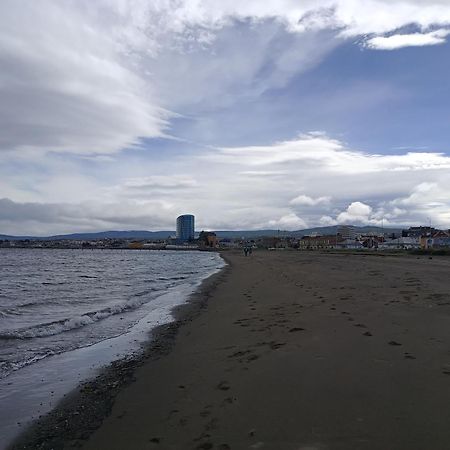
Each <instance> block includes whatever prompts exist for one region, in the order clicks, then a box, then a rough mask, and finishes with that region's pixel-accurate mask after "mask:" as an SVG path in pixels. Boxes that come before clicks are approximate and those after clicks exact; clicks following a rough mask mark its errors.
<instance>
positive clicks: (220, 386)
mask: <svg viewBox="0 0 450 450" xmlns="http://www.w3.org/2000/svg"><path fill="white" fill-rule="evenodd" d="M217 389H220V390H221V391H228V390H229V389H230V385H229V384H228V381H221V382H220V383H219V384H218V385H217Z"/></svg>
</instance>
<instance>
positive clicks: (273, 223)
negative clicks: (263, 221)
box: [268, 213, 307, 231]
mask: <svg viewBox="0 0 450 450" xmlns="http://www.w3.org/2000/svg"><path fill="white" fill-rule="evenodd" d="M306 227H307V225H306V222H305V221H304V220H303V219H301V218H300V217H298V216H297V214H295V213H289V214H286V215H285V216H282V217H280V218H279V219H278V220H269V222H268V228H273V229H277V230H278V229H279V230H289V231H292V230H301V229H302V228H306Z"/></svg>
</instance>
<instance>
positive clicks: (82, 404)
mask: <svg viewBox="0 0 450 450" xmlns="http://www.w3.org/2000/svg"><path fill="white" fill-rule="evenodd" d="M220 257H221V258H222V259H223V260H224V261H225V265H224V266H223V267H222V268H220V269H219V270H218V271H217V272H215V273H213V274H211V275H209V276H208V277H207V278H205V279H204V280H202V281H201V283H200V285H199V286H198V287H197V288H196V289H195V291H194V292H193V293H191V294H190V295H189V296H188V298H187V300H186V301H185V302H184V303H182V304H180V305H177V306H175V307H174V308H172V310H171V315H172V316H173V321H171V322H169V323H166V324H163V325H159V326H157V327H155V328H153V329H151V330H149V331H148V339H147V342H146V343H144V344H143V345H142V349H141V351H135V352H133V353H132V354H131V355H130V356H128V357H125V358H121V359H118V360H114V361H112V362H111V363H109V364H107V365H106V366H104V367H102V368H100V369H99V370H98V374H97V375H96V376H95V377H94V378H92V379H88V380H86V381H83V382H81V383H79V385H78V386H77V387H76V388H75V389H72V390H71V391H70V392H68V393H67V394H66V395H65V396H64V398H63V399H61V400H60V401H59V402H58V403H57V404H56V405H55V407H54V408H53V409H52V410H51V411H49V412H48V413H46V414H44V415H43V416H42V417H40V418H38V419H36V420H34V421H33V422H32V423H30V424H29V426H27V427H26V428H25V429H24V430H23V431H22V432H21V433H20V434H19V435H18V436H17V437H16V438H15V439H13V440H12V442H10V443H9V444H8V445H7V446H6V447H5V449H7V450H16V449H37V448H39V449H47V448H48V449H53V448H61V445H63V444H64V445H65V444H67V443H68V442H71V443H72V444H73V445H74V446H76V443H77V441H79V440H85V439H86V438H87V437H88V436H89V435H90V434H91V433H92V432H93V431H94V430H95V429H96V428H97V427H98V426H100V424H101V423H102V421H103V419H104V418H105V417H107V415H108V414H109V413H110V411H111V408H112V405H113V403H114V399H115V397H116V396H117V394H118V393H119V392H120V391H121V390H122V389H123V388H124V387H125V386H127V385H129V384H130V383H131V382H132V381H133V374H134V372H135V371H136V369H137V368H138V367H140V366H141V365H143V364H145V363H146V362H147V361H151V360H156V359H158V358H160V357H162V356H163V355H165V354H167V353H168V352H170V349H171V347H172V346H173V345H174V342H175V339H176V335H177V332H178V330H179V328H180V327H181V326H182V325H183V324H185V323H187V322H189V321H191V320H192V319H193V318H194V317H195V316H196V315H197V314H199V313H200V312H201V310H202V308H204V306H205V303H206V301H207V299H208V298H209V296H210V293H211V291H212V290H213V289H214V288H215V286H216V285H217V284H218V283H219V282H220V280H221V279H222V277H225V276H226V274H227V272H228V271H229V270H230V263H229V261H228V260H227V258H226V257H224V256H223V255H222V254H221V253H220ZM72 444H71V445H72Z"/></svg>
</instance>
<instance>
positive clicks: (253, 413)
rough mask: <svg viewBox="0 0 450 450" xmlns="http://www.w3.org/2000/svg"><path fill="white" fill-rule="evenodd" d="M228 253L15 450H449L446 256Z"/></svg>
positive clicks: (449, 337)
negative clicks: (127, 359)
mask: <svg viewBox="0 0 450 450" xmlns="http://www.w3.org/2000/svg"><path fill="white" fill-rule="evenodd" d="M225 257H226V259H227V260H228V262H229V264H230V267H229V268H228V269H226V270H225V271H224V272H222V273H221V274H220V275H218V276H216V277H215V278H214V280H213V281H211V280H210V281H209V282H207V283H206V284H205V285H204V286H203V289H202V291H201V292H200V293H199V294H198V295H197V301H195V299H194V301H193V303H192V304H191V305H190V306H189V307H188V308H187V309H186V308H185V309H184V310H182V311H181V312H180V313H179V320H178V321H177V322H176V323H175V324H173V325H171V326H166V327H165V328H164V330H162V331H161V333H160V335H159V338H158V339H155V340H154V342H153V344H152V345H151V349H150V350H149V351H148V353H147V354H146V356H145V357H144V358H143V359H142V360H140V361H139V362H135V361H134V362H132V363H129V364H128V365H127V364H126V363H124V365H123V366H121V367H119V369H118V370H116V371H112V372H110V377H109V378H108V377H106V376H105V375H104V378H103V381H102V379H100V380H99V381H97V385H95V386H96V389H97V392H94V393H92V392H91V394H90V396H88V397H86V398H87V401H88V402H91V406H90V407H89V405H86V399H85V402H84V404H81V403H79V396H78V397H77V395H76V394H75V398H76V399H78V400H73V399H72V400H71V401H69V403H70V402H71V403H70V407H67V408H66V410H65V412H63V413H61V414H60V415H55V414H54V415H53V419H52V420H53V425H52V427H53V428H49V427H48V426H47V427H45V421H44V422H43V424H42V425H41V428H37V431H36V429H35V430H34V431H33V432H32V433H31V434H30V433H29V434H28V435H26V436H24V437H23V438H22V440H21V441H19V442H18V443H17V444H16V446H15V448H80V447H81V448H83V449H86V450H88V449H89V450H98V449H118V450H119V449H120V450H123V449H203V450H207V449H217V450H227V449H233V450H234V449H271V450H272V449H273V450H284V449H286V450H291V449H296V450H300V449H303V450H307V449H308V450H313V449H317V450H325V449H383V450H389V449H408V450H413V449H417V450H419V449H420V450H425V449H427V450H429V449H433V450H434V449H436V450H437V449H439V450H444V449H448V448H450V294H449V291H450V289H449V288H450V282H449V279H450V278H449V274H450V259H449V258H448V257H433V258H432V259H430V258H428V257H427V256H420V257H417V256H412V255H394V256H384V255H377V254H370V255H369V254H332V253H319V252H295V251H292V252H290V251H272V252H269V251H256V252H254V253H253V254H252V255H251V256H249V257H247V258H246V257H244V256H243V255H242V254H241V253H237V252H226V253H225ZM121 371H122V372H121ZM121 373H122V375H121ZM105 377H106V378H105ZM105 380H106V381H105ZM101 385H104V386H107V387H108V388H107V389H106V388H105V389H104V390H102V388H101ZM91 387H92V385H91ZM87 390H89V389H87ZM91 391H92V389H91ZM84 392H86V388H85V389H84ZM99 392H100V394H99ZM105 399H106V400H105ZM97 400H98V405H102V406H98V407H97V406H95V405H94V403H97ZM77 402H78V403H77ZM80 405H81V406H80ZM94 409H95V410H98V411H96V412H95V414H94V413H92V410H94ZM74 411H75V412H76V414H75V412H74ZM48 420H50V419H48ZM72 422H73V424H75V425H73V424H72V426H71V423H72ZM48 423H50V422H48ZM55 423H56V426H55ZM74 430H75V431H74ZM33 433H34V434H33ZM45 433H46V434H45ZM33 439H34V441H33Z"/></svg>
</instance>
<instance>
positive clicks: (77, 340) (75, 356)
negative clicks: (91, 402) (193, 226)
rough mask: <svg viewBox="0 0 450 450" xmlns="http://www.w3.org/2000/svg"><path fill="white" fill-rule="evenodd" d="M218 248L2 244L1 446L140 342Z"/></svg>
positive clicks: (209, 269)
mask: <svg viewBox="0 0 450 450" xmlns="http://www.w3.org/2000/svg"><path fill="white" fill-rule="evenodd" d="M224 265H225V262H224V261H223V259H222V258H220V256H219V255H218V254H216V253H206V252H192V251H182V252H180V251H147V250H143V251H139V250H53V249H52V250H44V249H29V250H28V249H0V450H3V449H4V448H7V446H8V444H9V443H11V442H12V441H13V439H14V438H15V437H17V436H18V435H19V434H20V433H21V432H22V431H23V430H24V428H26V426H27V425H28V424H30V423H31V422H32V421H33V420H35V419H37V418H39V417H41V416H42V415H44V414H45V413H47V412H49V411H50V410H51V409H53V408H54V407H55V406H56V405H57V403H58V402H59V401H60V400H61V399H63V397H64V396H65V395H66V394H67V393H68V392H69V391H71V390H72V389H74V388H76V386H77V385H78V384H79V383H80V382H83V381H84V380H86V379H89V378H92V377H94V376H95V375H96V374H97V373H98V371H99V370H100V369H101V368H102V367H103V366H105V365H107V364H109V363H110V362H112V361H114V360H116V359H120V358H122V357H125V356H127V355H130V354H131V353H135V352H136V351H138V352H139V351H140V350H141V349H142V346H143V345H144V344H145V343H146V342H148V340H149V339H150V338H151V330H152V329H153V328H155V327H156V326H158V325H160V324H163V323H168V322H170V321H171V320H173V316H172V315H171V310H172V309H173V308H174V307H175V306H177V305H180V304H182V303H184V302H185V301H186V300H187V299H188V297H189V295H190V294H191V293H193V292H194V291H195V289H196V288H197V287H198V286H199V285H200V283H201V281H202V280H204V279H205V278H207V277H208V276H210V275H212V274H213V273H215V272H217V271H218V270H219V269H221V268H222V267H223V266H224Z"/></svg>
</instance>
